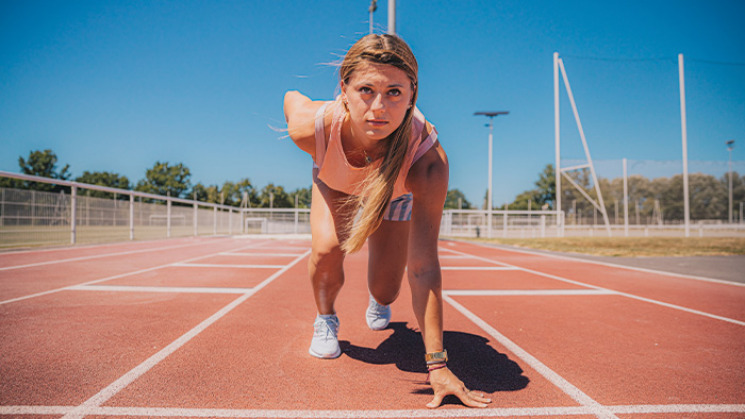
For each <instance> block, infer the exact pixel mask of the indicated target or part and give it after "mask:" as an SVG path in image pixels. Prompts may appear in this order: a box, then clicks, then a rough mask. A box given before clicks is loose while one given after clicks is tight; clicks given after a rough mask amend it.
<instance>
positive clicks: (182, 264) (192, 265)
mask: <svg viewBox="0 0 745 419" xmlns="http://www.w3.org/2000/svg"><path fill="white" fill-rule="evenodd" d="M172 266H178V267H180V268H184V267H186V268H235V269H280V268H284V267H285V265H228V264H220V263H185V262H179V263H174V264H173V265H172Z"/></svg>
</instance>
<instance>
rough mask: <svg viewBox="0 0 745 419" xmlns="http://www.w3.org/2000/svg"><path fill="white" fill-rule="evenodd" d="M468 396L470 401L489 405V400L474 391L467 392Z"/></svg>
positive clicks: (482, 394)
mask: <svg viewBox="0 0 745 419" xmlns="http://www.w3.org/2000/svg"><path fill="white" fill-rule="evenodd" d="M468 395H469V396H471V398H472V399H474V400H477V401H480V402H482V403H491V399H490V398H488V397H486V396H485V395H484V393H476V392H475V391H473V390H471V391H469V392H468Z"/></svg>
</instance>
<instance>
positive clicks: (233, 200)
mask: <svg viewBox="0 0 745 419" xmlns="http://www.w3.org/2000/svg"><path fill="white" fill-rule="evenodd" d="M220 193H221V196H222V197H223V199H224V204H225V205H232V206H240V205H241V203H242V202H243V196H244V194H247V195H248V201H249V202H250V203H252V202H256V201H257V200H258V196H257V194H256V190H255V189H254V187H253V185H252V184H251V181H250V180H249V179H248V178H243V179H241V180H240V181H239V182H238V183H233V182H230V181H228V182H225V183H224V184H223V185H222V189H220Z"/></svg>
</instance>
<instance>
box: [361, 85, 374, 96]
mask: <svg viewBox="0 0 745 419" xmlns="http://www.w3.org/2000/svg"><path fill="white" fill-rule="evenodd" d="M359 92H360V93H363V94H368V95H369V94H370V93H372V89H371V88H369V87H367V86H362V87H360V88H359Z"/></svg>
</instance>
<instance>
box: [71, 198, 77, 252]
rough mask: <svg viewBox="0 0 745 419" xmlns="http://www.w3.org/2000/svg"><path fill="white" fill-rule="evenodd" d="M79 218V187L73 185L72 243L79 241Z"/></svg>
mask: <svg viewBox="0 0 745 419" xmlns="http://www.w3.org/2000/svg"><path fill="white" fill-rule="evenodd" d="M77 218H78V187H77V186H75V185H73V186H72V194H71V196H70V244H75V242H76V241H77Z"/></svg>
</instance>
